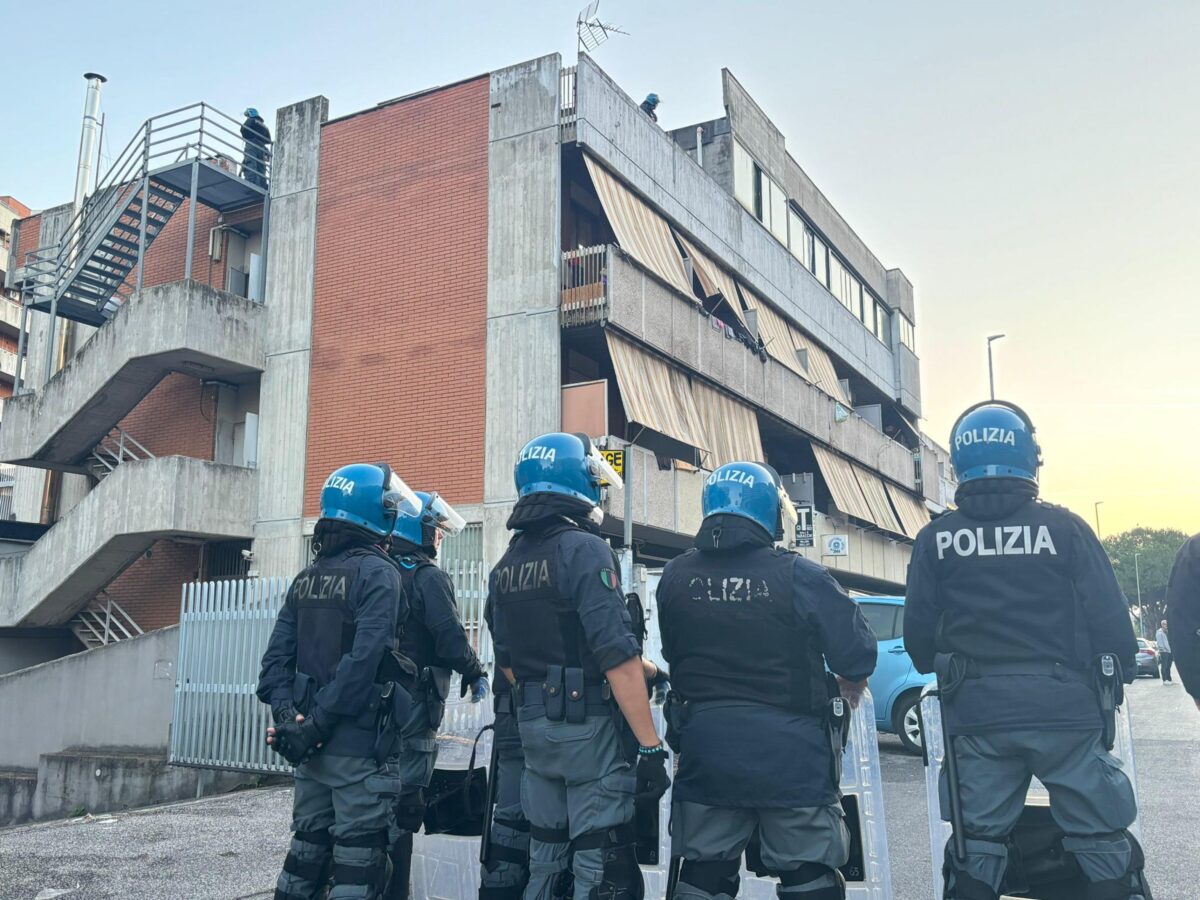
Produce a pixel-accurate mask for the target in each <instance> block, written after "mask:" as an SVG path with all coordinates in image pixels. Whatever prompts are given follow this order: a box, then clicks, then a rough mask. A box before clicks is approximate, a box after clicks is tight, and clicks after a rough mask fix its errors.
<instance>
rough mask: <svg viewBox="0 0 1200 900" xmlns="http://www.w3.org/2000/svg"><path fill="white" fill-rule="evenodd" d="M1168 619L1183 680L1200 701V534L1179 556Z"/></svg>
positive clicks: (1171, 584) (1170, 585) (1169, 594)
mask: <svg viewBox="0 0 1200 900" xmlns="http://www.w3.org/2000/svg"><path fill="white" fill-rule="evenodd" d="M1167 619H1168V620H1169V623H1170V628H1171V635H1170V637H1171V649H1172V651H1173V652H1174V656H1175V666H1176V668H1178V669H1179V677H1180V678H1181V679H1182V680H1183V686H1184V688H1185V689H1186V690H1187V692H1188V693H1189V694H1191V695H1192V696H1193V697H1195V698H1196V699H1198V700H1200V534H1197V535H1195V536H1194V537H1192V538H1190V539H1189V540H1187V541H1186V542H1185V543H1184V545H1183V546H1182V547H1181V548H1180V550H1179V553H1177V554H1176V555H1175V565H1174V566H1172V567H1171V580H1170V581H1169V582H1168V584H1167Z"/></svg>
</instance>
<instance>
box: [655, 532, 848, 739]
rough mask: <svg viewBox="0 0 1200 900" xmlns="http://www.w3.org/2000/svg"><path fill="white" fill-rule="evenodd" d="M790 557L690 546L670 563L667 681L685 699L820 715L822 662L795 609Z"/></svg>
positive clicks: (664, 585) (663, 583)
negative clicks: (772, 707)
mask: <svg viewBox="0 0 1200 900" xmlns="http://www.w3.org/2000/svg"><path fill="white" fill-rule="evenodd" d="M795 561H796V556H795V554H793V553H790V552H788V551H786V550H774V549H771V548H768V547H753V548H746V549H744V550H733V551H725V552H721V553H707V552H701V551H699V550H694V549H693V550H689V551H687V552H686V553H684V554H683V555H682V556H679V557H676V558H675V559H674V560H672V561H671V562H670V563H668V565H667V568H666V570H665V571H664V572H663V576H662V579H661V580H660V581H659V585H658V598H659V603H658V607H659V619H660V627H661V629H662V632H663V634H664V640H669V644H670V646H671V647H672V648H674V649H673V652H672V659H671V684H672V686H673V687H674V688H675V689H676V690H677V691H678V692H679V694H680V695H681V696H682V697H683V698H684V699H686V700H687V701H688V702H689V703H697V702H706V701H710V700H742V701H749V702H752V703H762V704H765V705H768V706H780V707H783V708H785V709H788V710H790V711H792V712H795V713H801V714H811V715H824V713H825V708H826V704H827V702H828V699H829V698H828V694H827V691H826V687H825V660H824V656H823V654H822V653H821V646H820V642H819V637H818V634H817V631H816V629H815V628H814V627H813V625H812V623H811V622H809V621H807V620H806V619H805V618H804V617H803V616H801V615H799V613H797V611H796V603H795V599H796V598H795V596H794V594H795V588H794V586H793V568H794V565H795ZM667 635H669V636H670V637H669V639H667V638H666V636H667Z"/></svg>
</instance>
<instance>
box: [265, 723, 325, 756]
mask: <svg viewBox="0 0 1200 900" xmlns="http://www.w3.org/2000/svg"><path fill="white" fill-rule="evenodd" d="M324 740H325V732H324V731H323V730H322V729H321V727H320V726H319V725H318V724H317V720H316V718H314V717H313V716H309V717H308V718H306V719H305V720H304V721H303V722H297V721H296V718H295V716H293V717H292V719H291V721H289V722H280V723H279V724H277V725H276V726H275V740H274V741H273V742H272V743H271V749H272V750H274V751H275V752H276V753H278V754H279V755H280V756H282V757H283V758H284V759H286V760H287V761H288V762H289V763H291V764H292V765H293V766H298V765H300V763H302V762H305V761H307V760H308V759H309V758H310V757H311V756H312V755H313V754H314V753H316V752H317V749H318V747H319V746H320V744H321V742H322V741H324Z"/></svg>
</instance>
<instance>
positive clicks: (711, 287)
mask: <svg viewBox="0 0 1200 900" xmlns="http://www.w3.org/2000/svg"><path fill="white" fill-rule="evenodd" d="M672 230H675V229H672ZM675 237H677V238H679V243H681V244H683V249H684V250H685V251H686V252H687V255H688V258H689V259H691V261H692V270H693V271H695V273H696V277H697V278H699V279H700V286H701V287H702V288H704V296H706V297H713V296H716V295H717V294H720V295H721V297H722V298H724V300H725V305H726V306H727V307H729V311H730V312H731V313H733V315H735V316H737V319H738V321H739V322H741V323H742V324H743V325H744V324H746V319H745V317H743V316H742V303H741V301H740V300H739V299H738V292H737V285H736V283H735V282H734V280H733V276H731V275H730V274H729V273H728V272H726V271H725V270H724V269H722V268H721V267H720V266H718V265H717V264H716V263H715V262H713V261H712V260H711V259H710V258H709V257H708V256H707V255H705V254H704V252H703V251H701V250H700V249H699V248H697V247H696V245H695V244H693V243H692V242H691V241H689V240H688V239H687V238H685V237H684V236H683V235H682V234H680V233H679V232H678V231H677V230H675Z"/></svg>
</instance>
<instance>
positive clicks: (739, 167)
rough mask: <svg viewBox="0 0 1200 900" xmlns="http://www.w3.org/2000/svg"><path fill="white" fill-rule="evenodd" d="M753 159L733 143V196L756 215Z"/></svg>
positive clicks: (739, 145) (737, 144)
mask: <svg viewBox="0 0 1200 900" xmlns="http://www.w3.org/2000/svg"><path fill="white" fill-rule="evenodd" d="M756 172H757V167H756V166H755V165H754V159H753V157H751V156H750V154H749V153H747V152H746V150H745V148H744V147H743V146H742V145H741V144H739V143H738V142H737V141H734V142H733V196H734V197H736V198H737V200H738V202H739V203H741V204H742V206H744V207H746V209H748V210H750V212H752V213H754V214H755V215H758V211H757V210H756V209H755V204H754V195H755V191H756V190H757V178H756Z"/></svg>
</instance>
